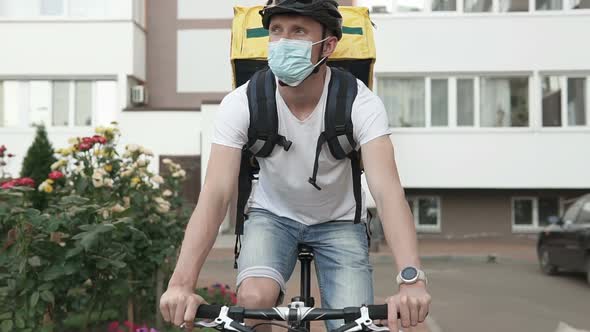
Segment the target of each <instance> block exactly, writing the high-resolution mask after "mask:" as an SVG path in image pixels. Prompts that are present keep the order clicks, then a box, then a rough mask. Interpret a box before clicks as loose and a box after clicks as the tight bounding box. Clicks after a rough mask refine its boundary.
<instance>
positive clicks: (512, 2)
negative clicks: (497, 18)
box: [499, 0, 529, 12]
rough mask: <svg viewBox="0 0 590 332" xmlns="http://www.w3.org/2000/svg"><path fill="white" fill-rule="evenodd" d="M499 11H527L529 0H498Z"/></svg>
mask: <svg viewBox="0 0 590 332" xmlns="http://www.w3.org/2000/svg"><path fill="white" fill-rule="evenodd" d="M499 6H500V8H499V9H500V12H528V11H529V0H499Z"/></svg>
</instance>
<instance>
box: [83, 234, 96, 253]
mask: <svg viewBox="0 0 590 332" xmlns="http://www.w3.org/2000/svg"><path fill="white" fill-rule="evenodd" d="M83 234H84V236H82V240H80V245H81V246H82V247H84V249H86V250H90V248H92V245H93V244H94V242H96V239H97V236H98V233H96V232H86V233H83Z"/></svg>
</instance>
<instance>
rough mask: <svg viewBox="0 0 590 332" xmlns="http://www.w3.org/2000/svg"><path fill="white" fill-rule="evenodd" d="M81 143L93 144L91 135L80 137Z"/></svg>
mask: <svg viewBox="0 0 590 332" xmlns="http://www.w3.org/2000/svg"><path fill="white" fill-rule="evenodd" d="M82 143H86V144H94V138H92V137H82Z"/></svg>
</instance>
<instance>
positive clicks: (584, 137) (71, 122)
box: [0, 0, 590, 239]
mask: <svg viewBox="0 0 590 332" xmlns="http://www.w3.org/2000/svg"><path fill="white" fill-rule="evenodd" d="M262 2H264V1H259V0H257V1H253V0H239V1H217V2H201V1H195V0H166V1H162V0H146V1H142V0H93V1H91V0H0V37H1V39H0V40H2V41H3V47H2V52H0V137H1V139H0V143H1V144H6V145H7V146H8V147H9V148H11V150H13V151H14V150H16V152H15V153H16V154H17V155H21V156H22V154H23V153H24V151H25V150H26V147H27V146H28V143H30V141H32V138H33V133H34V130H33V129H32V128H31V127H30V124H31V123H32V122H35V121H37V122H38V121H43V122H45V123H46V124H47V125H48V132H49V134H50V138H51V139H52V141H53V142H54V144H55V145H56V146H59V145H60V144H62V145H63V144H65V141H66V140H67V138H68V137H70V136H73V135H84V134H86V133H87V132H88V130H89V128H90V127H91V126H94V125H98V124H105V123H108V122H110V121H112V120H117V121H119V122H120V124H121V128H122V130H123V132H124V135H125V136H124V138H123V139H124V140H125V141H128V142H138V143H141V144H143V145H145V146H149V147H150V148H152V150H154V152H155V154H156V155H157V157H158V158H159V159H160V160H161V159H163V158H165V157H171V156H172V157H174V158H176V159H177V160H179V161H181V162H182V163H183V164H184V165H185V167H186V168H187V169H188V173H189V174H190V177H189V181H188V182H187V186H186V190H187V195H188V196H189V197H191V199H196V197H197V195H198V191H199V188H200V184H201V182H202V178H203V177H202V176H201V174H205V171H206V162H207V160H208V155H209V150H210V140H211V135H212V124H213V120H214V118H215V113H216V110H217V107H218V105H219V103H220V101H221V99H222V98H223V96H224V95H225V94H227V93H228V92H229V91H231V89H232V84H231V80H232V78H231V66H230V61H229V50H230V38H231V31H230V27H231V20H232V17H233V10H232V7H233V6H234V5H243V6H250V5H258V4H261V3H262ZM340 3H341V4H342V5H358V6H365V7H368V8H369V9H370V10H371V18H372V20H373V22H374V23H375V26H376V28H375V30H374V33H375V38H376V47H377V62H376V64H375V77H374V90H375V91H376V93H377V94H378V95H379V96H380V97H381V99H382V100H383V102H384V104H385V106H386V109H387V111H388V115H389V121H390V124H391V127H392V131H393V134H392V135H391V140H392V142H393V144H394V146H395V151H396V161H397V165H398V168H399V172H400V176H401V180H402V184H403V186H404V188H405V190H406V195H407V198H408V200H409V203H410V206H411V208H412V210H413V212H414V217H415V223H416V226H417V229H418V231H419V233H420V236H423V237H440V238H452V239H462V238H483V237H486V238H498V239H506V238H510V239H513V238H530V237H533V236H534V234H535V233H536V232H537V231H538V229H539V227H542V226H543V225H545V224H546V223H547V218H548V217H549V216H551V215H556V214H560V213H561V212H562V211H563V209H564V208H565V207H566V206H567V204H568V200H569V199H571V198H573V197H577V196H578V195H580V194H582V193H585V192H588V191H589V190H590V176H588V175H587V173H588V169H589V165H590V144H589V143H590V82H589V78H590V43H588V40H589V39H588V35H589V34H590V0H517V1H510V0H432V1H430V0H418V1H416V0H398V1H395V0H394V1H382V0H372V1H371V0H357V1H352V0H350V1H340ZM18 164H19V162H18V161H16V162H14V163H13V165H11V167H12V168H11V170H12V171H14V172H16V171H17V169H18V167H19V165H18ZM154 167H155V168H156V169H157V167H158V165H154ZM368 205H369V206H374V202H372V200H371V199H370V197H369V199H368Z"/></svg>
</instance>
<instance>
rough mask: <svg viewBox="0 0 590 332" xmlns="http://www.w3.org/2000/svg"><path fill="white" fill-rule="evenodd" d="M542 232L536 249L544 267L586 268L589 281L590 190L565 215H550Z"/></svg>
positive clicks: (546, 270)
mask: <svg viewBox="0 0 590 332" xmlns="http://www.w3.org/2000/svg"><path fill="white" fill-rule="evenodd" d="M549 223H550V224H549V226H547V227H545V228H544V229H543V230H542V231H541V233H540V234H539V239H538V242H537V253H538V257H539V265H540V267H541V270H542V271H543V272H544V273H546V274H549V275H552V274H555V273H556V272H557V271H558V270H559V269H564V270H567V271H575V272H584V273H586V278H587V279H588V283H589V284H590V194H587V195H584V196H582V197H580V198H578V199H577V200H576V201H575V202H574V203H573V204H572V205H571V206H570V207H569V208H568V209H567V210H566V211H565V213H564V214H563V216H562V217H557V216H551V217H549Z"/></svg>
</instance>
